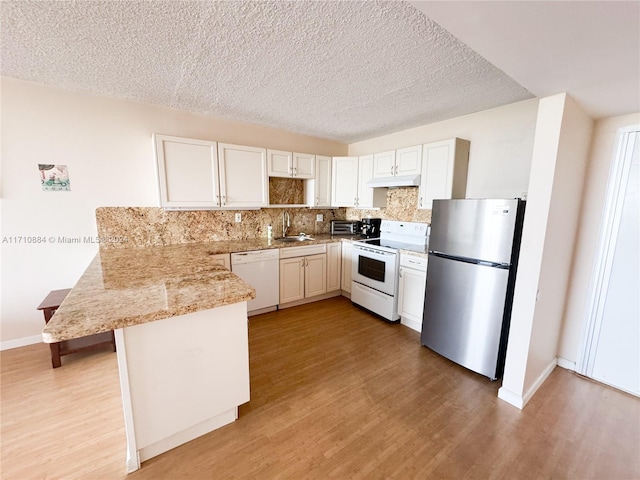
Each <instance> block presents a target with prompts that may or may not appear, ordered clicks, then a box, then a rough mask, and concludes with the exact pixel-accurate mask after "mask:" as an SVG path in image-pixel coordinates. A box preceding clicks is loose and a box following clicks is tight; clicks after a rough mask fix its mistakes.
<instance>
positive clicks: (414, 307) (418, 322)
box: [398, 254, 427, 332]
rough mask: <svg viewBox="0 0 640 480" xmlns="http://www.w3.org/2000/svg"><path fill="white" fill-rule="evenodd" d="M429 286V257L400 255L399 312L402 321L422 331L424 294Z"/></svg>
mask: <svg viewBox="0 0 640 480" xmlns="http://www.w3.org/2000/svg"><path fill="white" fill-rule="evenodd" d="M426 286H427V259H426V258H424V257H417V256H414V255H406V254H401V255H400V278H399V283H398V314H399V315H400V323H402V324H403V325H406V326H407V327H409V328H412V329H413V330H416V331H418V332H420V331H422V313H423V310H424V294H425V289H426Z"/></svg>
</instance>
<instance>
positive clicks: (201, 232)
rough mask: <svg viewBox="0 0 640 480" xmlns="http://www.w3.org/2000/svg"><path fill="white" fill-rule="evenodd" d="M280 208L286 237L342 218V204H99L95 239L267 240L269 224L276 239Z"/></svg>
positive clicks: (321, 229) (143, 242)
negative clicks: (192, 207)
mask: <svg viewBox="0 0 640 480" xmlns="http://www.w3.org/2000/svg"><path fill="white" fill-rule="evenodd" d="M283 211H287V212H289V215H290V216H291V227H290V228H289V231H288V234H289V235H297V234H299V233H300V232H304V233H306V234H308V235H316V234H320V233H329V232H330V231H331V220H334V219H337V220H343V219H344V218H345V209H344V208H335V209H327V210H318V209H313V210H310V209H308V208H286V209H283V208H264V209H261V210H198V211H173V210H163V209H162V208H158V207H100V208H97V209H96V223H97V227H98V236H99V237H100V238H125V239H126V241H118V242H104V243H101V244H100V247H101V248H131V247H148V246H157V245H175V244H179V243H201V242H214V241H218V240H245V239H251V238H256V237H258V238H266V236H267V225H269V224H271V225H272V226H273V235H274V237H279V236H281V235H282V212H283ZM236 213H240V214H241V215H242V221H241V222H240V223H236V222H235V221H234V217H235V214H236ZM317 214H322V215H323V216H324V218H323V221H322V222H316V215H317Z"/></svg>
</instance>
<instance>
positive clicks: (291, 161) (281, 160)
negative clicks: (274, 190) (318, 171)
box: [267, 149, 316, 179]
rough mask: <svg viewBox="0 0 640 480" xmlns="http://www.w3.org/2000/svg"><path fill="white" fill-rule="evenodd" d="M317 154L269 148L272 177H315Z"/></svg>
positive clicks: (268, 154) (268, 157)
mask: <svg viewBox="0 0 640 480" xmlns="http://www.w3.org/2000/svg"><path fill="white" fill-rule="evenodd" d="M315 158H316V156H315V155H309V154H307V153H292V152H285V151H283V150H272V149H269V150H267V161H268V165H269V170H268V171H269V176H270V177H293V178H300V179H310V178H314V177H315Z"/></svg>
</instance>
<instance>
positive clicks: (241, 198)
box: [154, 134, 269, 210]
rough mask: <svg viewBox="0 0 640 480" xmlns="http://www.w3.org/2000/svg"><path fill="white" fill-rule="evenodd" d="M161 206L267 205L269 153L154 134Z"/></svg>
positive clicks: (255, 149) (248, 206) (205, 207)
mask: <svg viewBox="0 0 640 480" xmlns="http://www.w3.org/2000/svg"><path fill="white" fill-rule="evenodd" d="M154 140H155V142H154V143H155V150H156V162H157V166H158V170H157V173H158V184H159V187H160V206H162V207H164V208H172V209H185V210H199V209H208V208H222V207H227V208H256V207H266V206H267V204H268V201H269V198H268V188H269V178H268V176H267V151H266V149H264V148H256V147H244V146H240V145H228V144H224V143H216V142H209V141H205V140H194V139H191V138H180V137H171V136H168V135H158V134H156V135H154Z"/></svg>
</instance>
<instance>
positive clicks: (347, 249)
mask: <svg viewBox="0 0 640 480" xmlns="http://www.w3.org/2000/svg"><path fill="white" fill-rule="evenodd" d="M352 250H353V244H351V243H349V242H342V275H341V284H340V287H341V289H342V290H344V291H345V292H349V293H351V253H352Z"/></svg>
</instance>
